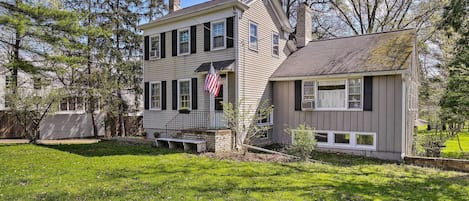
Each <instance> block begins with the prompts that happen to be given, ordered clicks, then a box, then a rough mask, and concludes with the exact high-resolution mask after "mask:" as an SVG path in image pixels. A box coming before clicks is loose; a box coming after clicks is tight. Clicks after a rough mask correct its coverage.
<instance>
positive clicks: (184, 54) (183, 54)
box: [178, 53, 191, 56]
mask: <svg viewBox="0 0 469 201" xmlns="http://www.w3.org/2000/svg"><path fill="white" fill-rule="evenodd" d="M187 55H191V53H182V54H181V53H179V54H178V56H187Z"/></svg>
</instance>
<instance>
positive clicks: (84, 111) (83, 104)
mask: <svg viewBox="0 0 469 201" xmlns="http://www.w3.org/2000/svg"><path fill="white" fill-rule="evenodd" d="M75 98H78V97H75ZM68 99H69V98H68V97H67V110H61V109H60V105H61V102H59V110H58V111H57V112H56V114H84V113H86V110H85V100H84V98H82V107H81V108H80V109H75V110H69V109H70V101H68Z"/></svg>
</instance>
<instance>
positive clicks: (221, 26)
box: [211, 20, 226, 50]
mask: <svg viewBox="0 0 469 201" xmlns="http://www.w3.org/2000/svg"><path fill="white" fill-rule="evenodd" d="M225 27H226V24H225V20H221V21H216V22H212V28H211V30H212V50H217V49H223V48H225V47H226V40H225V37H226V29H225Z"/></svg>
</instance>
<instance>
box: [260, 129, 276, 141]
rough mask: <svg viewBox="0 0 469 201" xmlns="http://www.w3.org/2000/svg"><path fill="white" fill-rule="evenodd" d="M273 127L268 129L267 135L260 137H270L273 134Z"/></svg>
mask: <svg viewBox="0 0 469 201" xmlns="http://www.w3.org/2000/svg"><path fill="white" fill-rule="evenodd" d="M272 129H273V128H269V129H268V130H266V132H267V135H266V136H265V137H259V138H258V139H260V140H266V139H269V137H270V136H271V135H272Z"/></svg>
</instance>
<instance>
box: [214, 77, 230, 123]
mask: <svg viewBox="0 0 469 201" xmlns="http://www.w3.org/2000/svg"><path fill="white" fill-rule="evenodd" d="M225 78H226V77H222V83H223V84H222V85H221V87H220V92H219V93H218V96H214V95H210V128H223V127H225V120H224V118H223V104H222V102H226V101H227V100H228V96H227V95H228V90H227V83H226V79H225Z"/></svg>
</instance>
